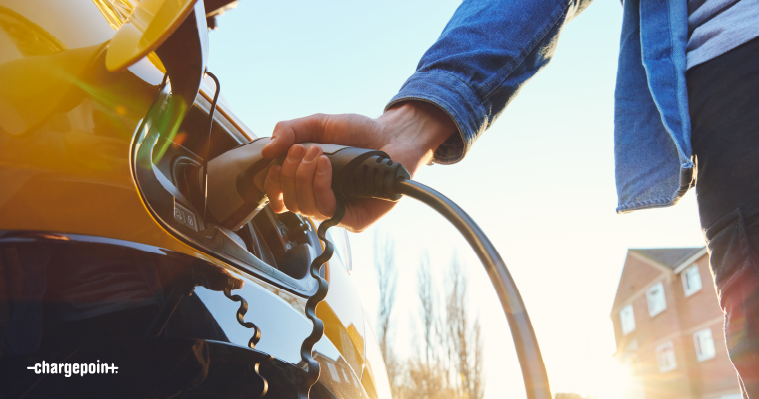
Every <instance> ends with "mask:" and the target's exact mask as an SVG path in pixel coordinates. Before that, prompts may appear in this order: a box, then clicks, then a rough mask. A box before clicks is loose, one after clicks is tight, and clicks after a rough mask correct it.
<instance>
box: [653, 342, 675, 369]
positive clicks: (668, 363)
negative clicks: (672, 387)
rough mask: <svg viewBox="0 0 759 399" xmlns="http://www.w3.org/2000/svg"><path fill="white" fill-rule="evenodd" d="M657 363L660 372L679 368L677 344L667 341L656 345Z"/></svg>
mask: <svg viewBox="0 0 759 399" xmlns="http://www.w3.org/2000/svg"><path fill="white" fill-rule="evenodd" d="M656 365H657V366H658V367H659V372H660V373H666V372H667V371H672V370H674V369H676V368H677V357H676V356H675V346H674V345H673V344H672V341H667V342H664V343H661V344H659V345H657V346H656Z"/></svg>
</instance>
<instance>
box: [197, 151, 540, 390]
mask: <svg viewBox="0 0 759 399" xmlns="http://www.w3.org/2000/svg"><path fill="white" fill-rule="evenodd" d="M268 142H269V138H268V137H264V138H261V139H258V140H255V141H253V142H251V143H248V144H244V145H240V146H238V147H236V148H233V149H232V150H229V151H227V152H225V153H224V154H221V155H220V156H218V157H216V158H214V159H212V160H210V161H209V162H208V190H207V209H208V211H209V213H210V215H212V216H213V217H214V219H215V220H217V221H218V222H219V224H221V225H222V226H224V227H226V228H228V229H231V230H237V229H239V228H240V227H241V226H243V225H244V224H245V223H247V222H248V221H250V220H251V219H252V218H253V217H254V216H255V215H256V214H257V213H258V212H259V211H260V210H261V209H262V208H263V207H264V206H266V204H267V203H268V198H267V197H266V194H265V190H264V182H265V179H266V176H267V175H268V173H269V169H270V168H271V167H272V166H274V165H281V164H282V162H283V161H284V156H283V157H280V158H277V159H273V160H272V159H266V158H264V157H263V155H262V150H263V148H264V146H265V145H266V144H267V143H268ZM303 145H304V146H306V147H309V146H311V145H314V144H313V143H303ZM319 146H320V147H321V149H322V153H323V154H324V155H325V156H327V158H329V160H330V163H331V164H332V190H333V191H334V193H335V197H336V199H337V211H336V213H335V215H334V216H333V217H332V218H330V219H328V220H326V221H324V222H322V223H321V225H320V226H319V228H318V230H317V235H318V236H319V239H320V240H322V241H323V242H324V251H323V253H322V254H321V255H319V256H318V257H316V259H314V260H313V262H312V263H311V266H310V273H311V276H312V277H313V278H314V279H316V280H317V281H318V289H317V290H316V292H315V293H314V294H313V295H312V296H311V297H309V298H308V300H307V302H306V309H305V313H306V317H308V318H309V319H310V320H311V321H312V322H313V329H312V331H311V334H310V335H309V336H308V337H307V338H306V339H305V340H304V342H303V345H302V346H301V358H302V360H303V362H304V363H305V364H306V365H307V366H308V368H307V378H306V380H305V381H303V383H302V384H301V386H300V387H299V389H298V398H299V399H308V393H309V391H310V389H311V386H313V384H315V383H316V382H317V381H318V379H319V363H318V362H316V361H315V360H314V359H313V357H312V356H311V352H312V349H313V346H314V344H316V342H318V341H319V339H321V337H322V335H323V334H324V324H323V323H322V322H321V320H319V319H318V318H317V317H316V305H318V304H319V302H321V301H322V300H324V298H325V297H326V295H327V290H328V289H329V285H328V284H327V281H326V280H324V279H323V278H322V277H321V275H320V274H319V270H320V269H321V267H322V265H323V264H324V263H325V262H327V261H328V260H329V259H330V257H332V254H333V252H334V245H333V244H332V243H331V242H330V241H329V240H328V239H327V237H326V233H327V229H329V228H330V227H332V226H335V225H337V224H339V223H340V221H342V218H343V216H344V215H345V206H344V204H345V203H346V202H348V201H352V200H356V199H360V198H377V199H382V200H385V201H398V200H400V198H401V197H402V196H404V195H405V196H408V197H411V198H414V199H417V200H419V201H421V202H422V203H424V204H427V205H428V206H430V207H432V208H433V209H435V210H436V211H437V212H439V213H440V214H441V215H442V216H443V217H445V218H446V219H448V221H450V222H451V223H452V224H453V225H454V227H456V229H458V231H459V232H460V233H461V234H462V235H463V236H464V238H465V239H466V240H467V242H468V243H469V245H470V246H471V247H472V249H473V250H474V252H475V253H476V254H477V256H478V257H479V259H480V261H481V262H482V264H483V266H485V270H486V271H487V273H488V276H489V277H490V281H491V282H492V284H493V287H494V288H495V290H496V293H497V294H498V298H499V300H500V301H501V306H502V308H503V310H504V312H505V313H506V319H507V320H508V322H509V328H510V329H511V336H512V338H513V340H514V345H515V346H516V351H517V357H518V359H519V364H520V366H521V369H522V377H523V379H524V383H525V390H526V393H527V398H528V399H551V389H550V387H549V384H548V374H547V373H546V368H545V365H544V364H543V358H542V355H541V354H540V347H539V346H538V340H537V337H536V336H535V331H534V330H533V328H532V323H531V322H530V318H529V316H528V315H527V310H526V309H525V306H524V302H523V301H522V297H521V295H520V294H519V290H518V289H517V286H516V284H515V283H514V279H513V278H512V277H511V274H510V273H509V270H508V268H507V267H506V264H505V263H504V261H503V259H502V258H501V255H499V254H498V251H497V250H496V249H495V246H493V244H492V243H491V242H490V240H489V239H488V237H487V236H486V235H485V233H484V232H483V231H482V229H480V227H479V226H477V223H475V222H474V220H472V218H471V217H469V215H467V214H466V212H464V210H463V209H461V208H460V207H459V206H458V205H456V204H455V203H454V202H453V201H451V200H450V199H448V198H446V197H445V196H444V195H442V194H440V193H439V192H437V191H435V190H433V189H431V188H429V187H427V186H425V185H423V184H420V183H417V182H415V181H413V180H411V176H410V175H409V173H408V171H407V170H406V168H404V167H403V166H402V165H401V164H399V163H397V162H393V161H392V160H391V159H390V157H389V156H388V155H387V154H386V153H384V152H382V151H377V150H369V149H364V148H356V147H348V146H342V145H335V144H319ZM200 177H201V178H202V176H200Z"/></svg>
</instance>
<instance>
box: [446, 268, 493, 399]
mask: <svg viewBox="0 0 759 399" xmlns="http://www.w3.org/2000/svg"><path fill="white" fill-rule="evenodd" d="M467 286H468V279H467V278H466V276H465V275H464V274H463V272H462V270H461V264H460V263H459V261H458V259H457V257H456V256H455V255H454V257H453V262H452V263H451V267H450V269H449V273H448V288H447V293H446V327H447V328H446V336H447V341H448V348H449V353H450V360H451V363H452V369H453V370H454V371H455V374H456V375H457V376H458V377H459V381H457V383H455V384H454V387H455V389H456V390H457V391H458V394H459V397H461V398H464V399H482V397H483V395H484V388H485V386H484V385H485V384H484V375H483V350H482V336H481V327H480V322H479V317H475V318H474V319H473V320H472V322H471V325H470V317H469V313H470V312H469V307H468V306H467Z"/></svg>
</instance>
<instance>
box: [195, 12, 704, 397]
mask: <svg viewBox="0 0 759 399" xmlns="http://www.w3.org/2000/svg"><path fill="white" fill-rule="evenodd" d="M459 4H460V1H451V0H434V1H432V0H416V1H412V0H406V1H395V0H390V1H387V0H386V1H382V2H379V1H377V2H366V1H324V2H313V1H276V2H261V1H252V0H241V1H240V4H239V7H238V8H237V9H236V10H231V11H230V12H228V13H226V14H224V15H223V16H221V17H220V18H219V25H220V29H219V30H218V31H215V32H212V33H211V34H210V40H211V49H210V61H209V69H210V70H211V71H213V72H214V73H216V74H217V76H218V77H219V78H220V80H221V86H222V92H223V93H224V95H225V97H226V98H227V100H228V102H229V103H230V105H231V107H232V109H233V110H234V111H235V113H236V114H237V115H238V116H239V117H240V118H241V119H242V120H243V121H244V122H245V123H246V124H247V125H248V126H249V127H250V128H252V129H253V131H254V132H256V134H258V135H259V136H269V135H270V134H271V131H272V129H273V127H274V125H275V124H276V123H277V122H278V121H280V120H286V119H292V118H297V117H301V116H305V115H310V114H313V113H358V114H364V115H368V116H372V117H376V116H379V115H380V114H381V112H382V110H383V108H384V106H385V104H386V103H387V101H388V100H389V99H390V98H391V97H392V96H393V95H394V94H395V93H396V92H397V91H398V89H399V88H400V86H401V85H402V84H403V82H404V81H405V80H406V79H407V78H408V76H410V75H411V73H413V71H414V69H415V67H416V64H417V62H418V60H419V58H420V57H421V55H422V54H423V53H424V51H425V50H426V49H427V48H428V47H429V46H430V45H431V44H432V43H433V42H434V41H435V39H436V38H437V36H438V35H439V34H440V32H441V31H442V29H443V27H444V26H445V24H446V22H447V21H448V19H449V18H450V16H451V15H452V14H453V12H454V11H455V9H456V7H457V6H458V5H459ZM493 12H498V11H497V10H494V11H493ZM621 16H622V8H621V6H620V4H619V2H618V1H616V0H597V1H596V2H594V4H592V5H591V6H590V7H589V8H588V9H587V10H586V11H585V12H584V13H583V14H581V15H580V16H579V17H578V18H577V19H575V20H574V21H572V22H571V23H570V24H569V25H568V27H567V28H566V29H565V30H564V32H563V33H562V35H561V40H560V42H559V46H558V50H557V52H556V55H555V57H554V60H553V61H552V62H551V64H549V65H548V67H546V68H545V70H544V71H542V72H541V73H540V74H538V76H536V77H535V78H534V79H533V80H532V81H530V82H529V83H528V84H527V85H526V86H525V88H524V89H523V91H522V93H521V94H520V95H519V96H518V97H517V98H516V100H514V102H513V103H512V104H511V105H510V106H509V107H508V108H507V110H506V111H505V112H504V113H503V114H502V115H501V116H500V118H499V119H498V121H497V122H496V123H495V125H494V126H493V127H492V128H491V129H490V130H488V131H487V132H486V133H485V134H484V135H483V137H482V138H481V139H480V140H479V141H478V142H477V143H476V144H475V146H474V147H473V148H472V151H471V152H470V153H469V155H468V156H467V158H466V159H464V160H463V161H462V162H460V163H459V164H457V165H452V166H441V165H435V166H432V167H427V168H426V169H422V171H421V172H420V173H418V175H417V176H416V180H419V181H421V182H423V183H425V184H427V185H429V186H431V187H434V188H436V189H437V190H439V191H440V192H442V193H444V194H446V195H448V196H449V197H450V198H451V199H453V200H454V201H455V202H457V203H458V204H459V205H461V206H462V207H463V208H464V209H466V211H467V212H468V213H469V214H470V215H471V216H472V217H473V218H474V219H475V220H476V221H477V222H478V223H479V224H480V226H481V227H482V228H483V229H484V230H485V232H486V233H487V234H488V235H489V236H490V238H491V240H492V241H493V242H494V243H495V245H496V246H497V248H498V249H499V251H500V253H501V255H502V256H503V258H504V259H505V261H506V263H507V265H509V267H510V270H511V272H512V275H513V276H514V278H515V279H516V282H517V284H518V285H519V288H520V290H521V293H522V296H523V298H524V300H525V302H526V305H527V308H528V310H529V311H530V315H531V317H532V320H533V323H534V326H535V329H536V332H537V335H538V338H539V340H540V344H541V348H542V351H543V354H544V358H545V361H546V364H547V367H548V371H549V377H550V378H551V383H552V387H553V391H554V392H571V391H574V392H580V393H590V394H595V395H599V396H600V397H610V398H611V397H616V396H615V393H614V392H609V389H608V386H607V385H608V384H606V385H604V384H603V383H602V382H600V380H601V379H604V378H605V375H604V374H603V370H604V369H605V368H606V367H607V366H606V365H607V364H608V363H607V362H608V361H609V359H610V356H611V354H612V353H613V351H614V336H613V331H612V329H611V323H610V320H609V312H610V309H611V305H612V300H613V296H614V293H615V291H616V288H617V284H618V282H619V276H620V273H621V268H622V263H623V261H624V257H625V254H626V251H627V248H646V247H683V246H693V247H695V246H702V245H703V239H702V236H701V231H700V228H699V225H698V214H697V210H696V205H695V198H694V196H693V194H692V193H689V194H688V195H687V196H686V198H685V199H684V200H682V201H681V203H680V204H679V205H677V206H676V207H674V208H669V209H660V210H651V211H645V212H637V213H632V214H627V215H616V214H615V213H614V209H615V207H616V194H615V189H614V163H613V142H612V131H613V124H612V118H613V94H614V79H615V75H616V59H617V54H618V47H617V46H618V42H619V31H620V25H621ZM377 232H380V233H389V234H391V235H392V236H393V237H394V238H395V239H396V249H397V262H398V266H399V269H400V274H399V278H400V281H399V295H398V306H397V307H396V314H395V316H396V320H397V321H398V322H397V324H396V328H397V341H398V342H399V346H398V350H399V351H400V352H401V354H402V355H403V354H410V353H412V352H413V350H414V349H413V344H412V343H413V340H412V339H411V337H412V335H413V331H414V328H415V327H414V325H415V323H414V321H413V315H415V314H416V313H417V307H416V302H415V301H416V296H415V292H414V287H415V282H414V281H415V280H414V279H415V275H416V270H415V267H416V265H417V264H418V262H419V257H420V256H421V254H422V253H423V252H425V251H427V252H429V253H430V256H431V259H432V263H433V269H434V268H435V265H445V264H447V263H448V262H450V259H451V257H452V256H453V253H454V252H457V253H458V254H459V257H460V259H461V260H462V261H463V262H465V263H466V270H467V272H468V275H469V279H470V282H471V288H470V301H471V304H472V307H473V308H474V309H475V310H476V311H477V313H478V315H479V317H480V319H481V321H482V323H483V329H484V332H485V351H486V360H485V361H486V364H485V365H486V368H487V371H488V374H487V389H486V397H487V398H500V397H523V395H524V390H523V387H522V385H521V384H522V382H521V375H520V374H519V365H518V363H517V360H516V355H515V352H514V349H513V344H512V342H511V338H510V335H509V333H508V326H507V324H506V320H505V317H504V316H503V313H502V311H501V309H500V305H499V302H498V300H497V298H496V296H495V293H494V291H493V289H492V286H491V285H490V282H489V281H488V279H487V276H486V274H485V272H484V270H483V269H482V266H481V265H480V264H479V263H478V261H477V258H476V257H475V256H474V254H473V253H472V251H471V250H470V249H469V248H468V247H467V245H466V242H465V241H464V240H463V239H462V238H461V237H460V236H459V234H458V233H457V232H456V231H455V230H454V229H453V228H452V227H451V226H449V225H448V224H447V222H446V221H445V220H443V219H442V218H441V217H439V216H438V215H436V214H435V213H434V211H432V210H430V209H428V208H426V207H424V206H422V205H420V204H417V203H414V201H413V200H411V199H405V200H403V201H401V203H400V204H399V206H397V207H396V209H395V210H394V211H393V212H392V213H391V214H390V215H388V217H386V218H385V219H383V220H382V221H381V222H379V223H378V224H377V225H376V226H374V227H372V228H371V229H369V230H368V231H366V232H364V233H361V234H351V235H350V238H351V245H352V248H353V253H354V273H353V280H354V282H355V283H356V284H357V285H358V286H359V288H360V289H359V291H360V292H362V295H363V298H362V301H363V304H364V308H365V309H366V311H367V312H369V313H371V314H374V312H375V309H376V297H377V290H376V278H375V275H374V270H373V265H372V262H373V260H372V240H373V235H374V234H377ZM440 274H442V273H440ZM440 277H441V281H442V276H440Z"/></svg>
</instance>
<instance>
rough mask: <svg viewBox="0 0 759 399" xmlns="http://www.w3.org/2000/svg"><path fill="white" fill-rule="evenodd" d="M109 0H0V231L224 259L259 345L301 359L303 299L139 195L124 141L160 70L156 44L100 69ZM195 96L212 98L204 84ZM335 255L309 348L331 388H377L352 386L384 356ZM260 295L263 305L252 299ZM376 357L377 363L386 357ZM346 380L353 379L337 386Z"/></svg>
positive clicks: (224, 111) (374, 393)
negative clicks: (166, 221) (320, 326)
mask: <svg viewBox="0 0 759 399" xmlns="http://www.w3.org/2000/svg"><path fill="white" fill-rule="evenodd" d="M108 4H109V3H107V2H103V1H100V0H72V1H67V2H59V1H55V0H6V1H3V3H2V4H1V5H0V182H2V190H0V230H5V231H37V232H54V233H65V234H80V235H87V236H94V237H104V238H108V239H116V240H123V241H126V242H132V243H137V244H144V245H149V246H152V247H156V248H161V249H164V250H167V251H172V252H176V253H183V254H187V255H189V256H192V257H195V258H198V259H202V260H204V261H206V262H209V263H212V264H215V265H218V266H220V267H223V268H225V269H227V270H229V271H230V272H232V273H233V274H234V275H236V276H238V277H240V278H242V279H243V280H245V281H246V284H245V286H244V287H243V289H242V291H241V292H242V296H243V297H250V299H248V301H249V302H250V303H252V304H253V306H252V309H251V312H250V316H249V317H250V318H251V319H252V320H253V321H255V322H256V323H257V324H260V325H261V326H262V330H263V334H262V339H261V342H260V344H259V346H258V347H257V348H260V349H261V350H265V351H267V352H268V353H270V354H272V355H274V356H275V357H277V358H280V359H283V360H285V361H288V362H291V363H297V362H298V361H299V355H297V353H298V349H299V348H300V343H301V341H302V339H299V338H298V337H300V336H303V337H305V335H306V333H307V330H309V329H310V325H309V324H310V323H308V320H307V319H305V317H304V313H303V309H304V304H305V298H303V297H302V296H300V295H296V294H294V293H292V292H290V291H288V290H286V289H282V288H279V287H277V286H276V285H274V284H272V283H271V282H267V281H263V280H261V279H257V278H250V277H249V276H248V274H246V273H244V272H243V271H241V270H240V269H239V268H238V267H236V266H235V265H233V264H230V263H228V262H224V261H222V260H220V259H219V258H218V257H215V256H213V254H208V253H204V252H203V251H201V250H199V249H198V248H196V247H194V246H192V245H189V244H188V243H187V242H185V241H183V240H181V239H179V238H177V237H176V236H175V235H174V234H172V233H171V232H169V231H168V230H167V229H166V228H164V227H163V226H162V225H161V224H160V223H159V222H158V221H157V220H156V219H155V218H154V217H153V216H152V215H151V213H150V212H149V210H148V208H147V206H146V204H145V203H144V201H143V198H142V197H141V195H140V193H139V190H138V188H137V187H136V185H135V180H134V176H133V175H132V171H131V168H130V159H131V154H130V148H131V144H132V142H133V140H134V135H135V132H137V130H138V129H139V127H140V124H141V121H142V119H143V118H144V117H145V115H146V113H147V112H148V109H149V108H150V107H151V105H152V103H153V100H154V97H155V96H156V94H157V93H158V91H159V90H160V87H161V83H162V80H163V75H164V71H163V70H162V68H163V66H162V65H161V63H160V60H157V57H156V56H155V55H154V54H151V55H150V56H148V57H146V58H143V59H141V60H140V61H138V62H137V63H136V64H134V65H132V66H130V67H129V68H128V69H127V70H125V71H123V72H108V71H107V69H106V68H105V65H104V59H105V51H106V49H107V46H108V43H109V40H111V38H112V37H113V35H114V33H115V32H116V30H115V29H117V28H118V26H116V25H117V24H116V25H115V24H114V22H113V19H112V18H111V19H109V18H108V13H107V12H105V13H104V12H103V10H104V7H107V6H108ZM110 4H113V3H110ZM106 11H107V10H106ZM199 96H202V97H204V98H205V99H207V100H210V97H211V96H210V95H209V94H208V93H207V92H203V91H201V93H200V94H199ZM219 111H220V112H218V113H217V115H216V120H217V122H223V123H228V124H230V125H232V126H234V127H236V128H237V129H239V130H240V132H241V133H242V134H243V135H245V136H247V137H248V138H254V137H255V135H253V134H252V132H250V130H249V129H247V128H246V127H244V125H243V124H242V122H240V121H239V119H238V118H237V117H236V116H234V114H233V113H232V112H231V111H230V110H229V109H228V108H226V107H225V106H224V104H223V103H222V104H219ZM338 262H339V260H333V261H331V262H330V268H329V280H330V291H329V293H328V296H327V298H326V299H325V301H324V302H323V303H321V304H320V305H319V307H318V308H317V316H318V317H320V318H321V319H322V320H324V322H325V335H326V337H327V338H328V339H329V342H327V341H326V340H324V339H323V340H322V341H320V343H319V344H318V345H317V347H316V348H315V352H319V356H315V357H316V358H317V359H320V362H323V363H324V364H331V366H330V365H327V367H324V368H323V371H322V375H323V376H325V378H324V381H325V384H326V381H329V384H327V385H331V387H333V388H334V389H335V390H336V391H335V392H338V391H345V394H346V395H349V396H345V397H354V396H355V395H356V393H355V392H356V391H359V392H362V393H363V394H361V395H367V396H368V397H378V392H379V391H383V390H381V389H380V390H378V389H376V387H375V386H374V384H369V383H364V384H363V386H359V388H360V389H356V387H355V385H356V382H357V381H374V380H375V379H374V378H372V374H373V373H377V371H376V370H377V369H378V368H379V367H380V366H379V364H380V363H381V359H377V356H376V354H375V355H374V356H373V359H367V354H366V352H367V351H366V345H367V343H366V341H367V339H368V338H367V337H368V335H367V327H366V326H367V324H366V322H365V315H364V312H363V310H362V309H361V305H360V301H359V299H358V295H357V293H356V291H355V288H354V287H353V284H352V282H351V281H350V276H349V274H348V271H347V269H346V268H344V267H336V265H337V264H338ZM201 292H203V290H202V289H199V293H198V295H199V297H201V299H205V300H207V301H208V303H214V304H216V303H217V302H218V303H219V304H220V305H218V307H219V309H220V310H219V313H218V314H219V317H218V318H219V320H227V319H225V318H224V317H228V319H229V320H231V321H234V319H233V317H232V314H229V315H228V316H223V315H222V310H221V309H226V310H223V312H227V311H228V309H227V308H229V306H231V307H234V306H236V305H235V304H234V303H233V302H229V301H228V300H227V302H229V303H227V304H223V303H224V301H222V300H219V298H217V297H218V296H219V295H220V294H221V293H220V292H212V291H208V292H203V293H202V294H201ZM204 297H205V298H204ZM220 298H221V299H225V300H226V298H223V296H222V297H220ZM254 298H255V299H254ZM258 301H260V302H262V303H265V305H262V306H257V305H256V304H257V303H258ZM213 307H214V306H209V308H213ZM227 328H228V329H229V331H235V328H236V327H234V326H228V327H227ZM225 331H226V329H225ZM229 335H230V339H231V340H233V343H240V342H242V341H240V342H238V341H239V339H238V338H232V337H237V336H238V335H236V333H230V334H229ZM239 336H240V337H242V335H239ZM240 339H241V338H240ZM371 339H373V338H371ZM246 341H247V339H246ZM325 359H332V362H331V363H330V362H328V361H327V360H325ZM369 362H371V367H368V364H369ZM333 368H334V370H339V372H338V371H335V372H332V370H333ZM382 368H383V370H382V372H384V364H382ZM326 370H329V373H327V372H326ZM373 370H374V371H373ZM344 373H350V374H351V377H348V376H347V374H344ZM340 375H341V377H339V378H336V376H340ZM326 376H329V378H326ZM348 380H351V381H348ZM349 385H350V386H352V387H353V388H350V389H349V388H340V387H341V386H345V387H347V386H349ZM349 392H350V394H349ZM379 397H386V395H381V396H379Z"/></svg>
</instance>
